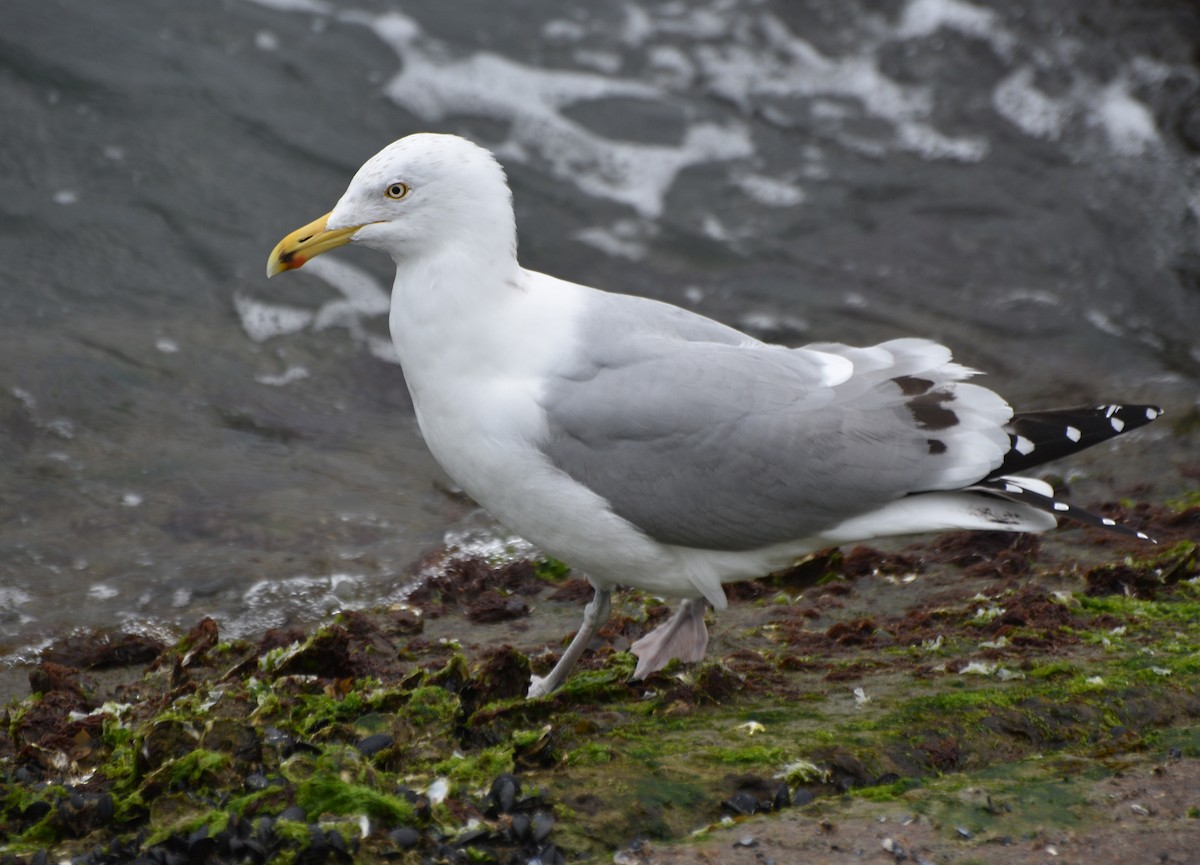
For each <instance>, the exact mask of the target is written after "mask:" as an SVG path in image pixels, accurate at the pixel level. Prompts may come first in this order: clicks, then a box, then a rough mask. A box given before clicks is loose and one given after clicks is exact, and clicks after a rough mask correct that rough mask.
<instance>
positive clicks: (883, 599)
mask: <svg viewBox="0 0 1200 865" xmlns="http://www.w3.org/2000/svg"><path fill="white" fill-rule="evenodd" d="M1104 513H1105V515H1107V516H1112V517H1114V518H1117V519H1120V520H1122V521H1124V522H1127V523H1128V524H1130V525H1131V526H1133V527H1136V528H1138V529H1141V530H1143V531H1146V532H1147V533H1149V534H1151V535H1152V536H1154V537H1156V538H1157V539H1158V541H1159V543H1158V544H1157V545H1155V546H1150V545H1145V544H1139V543H1137V542H1136V541H1132V540H1129V539H1126V538H1123V537H1119V536H1116V535H1112V534H1107V533H1102V532H1096V531H1091V530H1084V529H1075V528H1070V529H1064V530H1061V531H1059V532H1057V533H1054V534H1052V535H1051V536H1048V537H1047V538H1045V539H1039V538H1036V537H1032V536H1020V535H1008V534H1000V533H995V534H988V533H975V534H970V533H961V534H950V535H944V536H940V537H937V538H933V539H929V540H925V541H922V542H919V543H914V544H907V545H902V544H897V545H895V546H893V547H888V548H885V549H876V548H867V547H858V548H853V549H845V550H828V551H824V552H822V553H819V554H816V555H814V556H812V557H810V558H809V559H808V560H806V561H804V562H801V563H799V564H798V565H797V566H796V567H795V568H793V569H792V570H790V571H788V572H785V573H781V574H776V575H773V576H772V577H769V578H766V579H763V580H760V581H756V582H753V583H746V584H741V585H738V586H733V587H730V600H731V604H730V609H729V610H728V611H727V612H726V613H723V614H722V615H721V616H719V617H715V618H713V617H710V631H711V633H712V635H713V640H712V644H711V645H710V649H709V657H708V659H707V660H706V661H705V662H703V663H701V664H699V665H694V666H689V667H685V666H682V665H678V664H676V665H672V666H670V667H668V668H667V669H666V670H664V671H662V672H661V673H658V674H656V675H655V676H653V677H652V678H651V679H649V680H647V681H645V682H639V683H630V682H629V681H628V678H629V675H630V673H631V672H632V669H633V661H634V659H633V657H632V656H631V655H630V654H629V653H628V651H627V650H628V647H629V644H630V642H631V641H632V640H634V639H636V638H637V636H639V635H640V634H641V633H643V632H644V631H645V630H646V628H647V626H648V625H650V624H652V623H654V622H655V621H657V620H659V619H661V618H662V617H663V616H665V615H666V614H667V607H666V606H665V605H664V604H663V603H662V602H661V601H659V600H658V599H655V598H651V597H648V596H645V595H642V594H639V593H636V592H628V593H622V594H621V596H620V600H619V602H618V604H617V607H616V610H615V615H614V618H613V620H612V622H611V623H610V624H609V626H608V627H607V628H606V629H605V630H604V632H603V633H602V638H603V639H602V641H600V642H599V643H598V644H597V645H596V646H594V647H593V651H591V652H589V653H587V655H586V656H585V659H584V662H583V664H582V665H581V668H580V670H579V671H578V672H577V673H576V674H575V675H574V676H573V677H572V678H571V680H570V681H569V682H568V684H567V686H566V687H565V688H563V689H562V690H561V691H560V692H558V693H556V694H554V695H552V696H551V697H549V698H547V699H541V700H533V701H530V700H526V699H525V698H524V693H525V690H526V689H527V687H528V684H529V676H530V672H531V670H532V671H534V672H544V671H545V670H546V669H548V667H549V666H550V665H551V664H552V663H553V661H554V660H555V658H556V657H557V653H558V652H559V651H561V649H562V648H563V646H564V644H565V640H566V639H568V638H569V637H570V635H571V633H572V632H573V630H574V628H575V627H576V626H577V624H578V617H579V614H580V608H581V606H582V603H583V602H584V601H585V600H586V598H587V597H588V596H589V594H590V588H589V587H588V585H587V583H586V582H585V581H583V580H581V579H579V578H577V577H574V576H573V575H571V574H570V573H569V572H568V571H567V569H566V568H565V567H564V566H562V565H561V564H559V563H557V562H553V561H528V560H523V559H518V560H511V561H509V560H504V561H485V560H482V559H478V558H467V559H464V558H458V557H456V556H455V555H454V554H453V551H440V552H438V553H435V554H433V555H431V556H430V557H429V558H428V559H427V560H425V561H423V562H422V563H420V566H419V568H420V570H421V572H422V573H426V574H432V576H430V577H429V578H428V579H427V580H425V582H424V583H423V584H422V585H421V586H420V587H419V588H417V589H416V590H415V591H414V592H413V594H412V595H411V596H410V597H409V599H408V602H407V604H405V605H403V606H397V607H393V608H391V609H384V610H374V611H354V612H351V611H347V612H343V613H341V614H339V615H338V616H337V617H336V618H335V619H334V620H333V621H330V622H327V623H325V624H323V625H321V626H319V627H315V628H311V629H300V628H295V629H282V630H276V631H270V632H267V633H266V634H264V635H262V636H261V638H260V639H258V640H254V641H227V640H223V639H222V637H221V634H220V628H219V625H218V624H217V623H216V622H214V621H212V620H210V619H205V620H203V621H201V622H199V623H197V624H196V626H195V627H194V628H193V629H192V630H191V632H190V633H188V634H187V635H186V636H185V637H183V638H182V639H181V640H179V641H178V642H176V643H175V644H174V645H164V644H161V643H158V642H156V641H154V640H151V639H148V638H145V637H139V636H136V635H131V634H93V635H74V636H72V637H70V638H66V639H63V640H61V641H59V642H58V643H56V644H54V645H53V646H51V647H49V648H48V649H47V650H46V651H45V652H44V653H43V658H42V662H41V663H40V665H38V666H37V667H35V668H32V669H30V670H29V677H28V678H29V689H28V693H24V694H13V695H11V697H12V699H11V702H9V703H8V705H7V707H6V708H5V709H4V710H3V714H2V715H0V863H5V865H9V863H41V862H60V861H72V862H87V863H116V862H146V863H149V862H158V863H191V862H248V863H260V862H279V863H292V862H303V863H317V862H351V861H353V862H385V861H386V862H402V863H424V862H448V863H459V862H461V863H476V862H481V863H487V862H496V863H529V862H539V863H543V865H550V863H558V862H577V861H606V862H610V861H611V862H618V863H699V862H730V863H743V862H744V863H752V862H753V863H766V862H777V863H781V865H782V863H786V862H794V861H797V859H796V858H795V857H797V856H799V855H801V854H800V852H798V851H806V852H805V853H804V857H805V858H804V859H803V861H810V860H811V861H820V862H830V863H839V862H850V861H854V862H860V861H866V862H897V863H899V862H918V863H919V862H928V863H942V862H965V861H973V862H985V863H1008V862H1014V863H1015V862H1034V861H1036V862H1041V861H1047V862H1049V861H1054V862H1075V861H1078V862H1083V861H1086V862H1091V863H1096V862H1133V861H1155V862H1158V861H1163V862H1184V861H1187V859H1186V856H1187V855H1188V850H1195V849H1200V693H1198V692H1197V686H1198V685H1200V657H1198V655H1197V651H1196V649H1197V646H1200V586H1198V585H1197V579H1196V578H1197V576H1198V575H1200V547H1198V546H1197V543H1196V538H1197V537H1200V506H1198V505H1197V504H1196V503H1195V502H1190V501H1183V502H1177V503H1176V504H1175V505H1173V506H1155V505H1148V504H1138V505H1134V504H1132V503H1129V502H1125V503H1120V504H1118V503H1113V504H1110V505H1107V506H1106V507H1105V508H1104ZM1147 857H1150V858H1147Z"/></svg>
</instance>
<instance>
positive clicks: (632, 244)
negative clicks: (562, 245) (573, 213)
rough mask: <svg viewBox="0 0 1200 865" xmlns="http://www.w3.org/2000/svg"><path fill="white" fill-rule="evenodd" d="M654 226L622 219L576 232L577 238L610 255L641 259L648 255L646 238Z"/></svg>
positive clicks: (651, 234) (633, 259) (635, 220)
mask: <svg viewBox="0 0 1200 865" xmlns="http://www.w3.org/2000/svg"><path fill="white" fill-rule="evenodd" d="M654 233H655V232H654V230H653V226H651V225H646V224H644V223H643V222H642V221H641V220H638V219H622V220H618V221H617V222H614V223H613V224H612V225H608V226H603V225H593V226H590V227H588V228H584V229H582V230H580V231H577V232H575V239H576V240H578V241H580V242H581V243H586V244H587V245H588V246H591V247H594V248H595V249H599V250H600V251H601V252H605V253H607V254H608V255H612V256H617V257H620V258H628V259H629V260H631V261H639V260H641V259H642V258H643V257H644V256H645V255H646V239H647V237H650V236H653V235H654Z"/></svg>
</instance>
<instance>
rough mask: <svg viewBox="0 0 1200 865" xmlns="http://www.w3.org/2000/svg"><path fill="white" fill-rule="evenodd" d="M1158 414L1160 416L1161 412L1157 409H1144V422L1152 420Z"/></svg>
mask: <svg viewBox="0 0 1200 865" xmlns="http://www.w3.org/2000/svg"><path fill="white" fill-rule="evenodd" d="M1160 414H1162V412H1161V411H1159V410H1158V409H1156V408H1148V409H1146V420H1154V419H1155V418H1156V417H1158V416H1159V415H1160Z"/></svg>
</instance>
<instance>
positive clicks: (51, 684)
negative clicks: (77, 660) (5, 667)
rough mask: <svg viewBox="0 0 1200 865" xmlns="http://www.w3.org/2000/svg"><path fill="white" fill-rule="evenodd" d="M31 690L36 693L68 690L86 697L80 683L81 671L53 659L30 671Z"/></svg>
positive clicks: (78, 695)
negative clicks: (57, 662)
mask: <svg viewBox="0 0 1200 865" xmlns="http://www.w3.org/2000/svg"><path fill="white" fill-rule="evenodd" d="M29 690H30V692H31V693H34V694H50V693H53V692H54V691H67V692H68V693H71V694H74V695H75V696H77V697H84V696H85V695H84V691H83V686H82V685H80V683H79V671H78V670H76V669H75V668H74V667H65V666H63V665H62V664H56V663H54V662H52V661H43V662H42V663H41V664H40V665H38V666H37V667H36V668H35V669H33V670H30V672H29Z"/></svg>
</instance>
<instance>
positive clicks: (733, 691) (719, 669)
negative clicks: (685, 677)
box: [692, 661, 745, 705]
mask: <svg viewBox="0 0 1200 865" xmlns="http://www.w3.org/2000/svg"><path fill="white" fill-rule="evenodd" d="M693 682H694V684H693V686H692V699H693V700H694V701H695V702H696V703H698V704H705V703H707V704H713V705H720V704H721V703H725V702H727V701H729V700H730V699H732V698H733V697H735V696H737V695H738V694H739V693H741V690H742V687H743V685H744V684H745V682H744V680H743V679H742V677H741V676H739V675H738V674H737V673H735V672H733V671H732V670H730V669H728V668H727V667H725V666H724V665H723V664H721V663H718V662H715V661H714V662H710V663H706V664H704V665H702V666H701V667H700V669H698V670H697V671H696V673H695V676H694V679H693Z"/></svg>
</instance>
